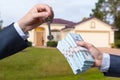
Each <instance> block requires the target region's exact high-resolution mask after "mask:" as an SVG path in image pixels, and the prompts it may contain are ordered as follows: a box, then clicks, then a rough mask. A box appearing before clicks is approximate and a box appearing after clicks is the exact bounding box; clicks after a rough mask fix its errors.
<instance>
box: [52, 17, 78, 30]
mask: <svg viewBox="0 0 120 80" xmlns="http://www.w3.org/2000/svg"><path fill="white" fill-rule="evenodd" d="M52 23H53V24H65V25H66V28H73V27H74V26H75V25H76V23H75V22H72V21H68V20H64V19H60V18H55V19H53V22H52Z"/></svg>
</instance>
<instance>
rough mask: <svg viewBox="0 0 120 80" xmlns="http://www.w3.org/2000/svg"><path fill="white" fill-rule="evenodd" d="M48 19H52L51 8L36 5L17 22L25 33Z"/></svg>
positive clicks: (44, 5)
mask: <svg viewBox="0 0 120 80" xmlns="http://www.w3.org/2000/svg"><path fill="white" fill-rule="evenodd" d="M48 17H49V18H51V19H53V17H54V13H53V10H52V8H51V7H50V6H48V5H46V4H37V5H35V6H34V7H33V8H32V9H31V10H30V11H29V12H28V13H27V14H26V15H25V16H24V17H23V18H21V19H20V20H19V21H18V24H19V26H20V27H21V29H22V30H23V32H27V31H30V30H32V29H34V28H36V27H38V26H39V25H41V24H42V23H44V22H45V21H46V18H48Z"/></svg>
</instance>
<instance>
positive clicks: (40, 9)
mask: <svg viewBox="0 0 120 80" xmlns="http://www.w3.org/2000/svg"><path fill="white" fill-rule="evenodd" d="M36 8H37V11H38V12H47V13H48V15H49V16H50V15H53V11H52V8H51V7H50V6H48V5H46V4H38V5H36Z"/></svg>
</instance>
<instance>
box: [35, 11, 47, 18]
mask: <svg viewBox="0 0 120 80" xmlns="http://www.w3.org/2000/svg"><path fill="white" fill-rule="evenodd" d="M48 16H49V15H48V13H47V12H40V13H35V14H34V18H47V17H48Z"/></svg>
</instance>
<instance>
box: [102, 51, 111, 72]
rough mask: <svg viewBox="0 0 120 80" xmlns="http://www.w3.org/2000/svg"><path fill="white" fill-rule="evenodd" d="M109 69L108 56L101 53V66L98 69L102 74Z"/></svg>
mask: <svg viewBox="0 0 120 80" xmlns="http://www.w3.org/2000/svg"><path fill="white" fill-rule="evenodd" d="M109 67H110V55H109V54H107V53H103V60H102V66H101V67H100V70H101V71H102V72H107V71H108V69H109Z"/></svg>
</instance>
